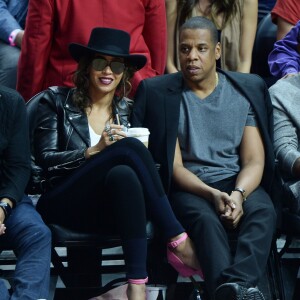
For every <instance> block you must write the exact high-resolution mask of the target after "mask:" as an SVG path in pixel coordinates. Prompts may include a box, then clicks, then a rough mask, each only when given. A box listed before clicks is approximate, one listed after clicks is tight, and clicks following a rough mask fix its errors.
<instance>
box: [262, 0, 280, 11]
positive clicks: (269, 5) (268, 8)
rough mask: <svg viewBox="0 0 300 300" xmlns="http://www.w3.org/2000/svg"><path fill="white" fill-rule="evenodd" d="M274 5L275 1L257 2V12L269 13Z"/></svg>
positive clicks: (263, 0)
mask: <svg viewBox="0 0 300 300" xmlns="http://www.w3.org/2000/svg"><path fill="white" fill-rule="evenodd" d="M275 3H276V0H258V10H260V9H261V10H265V11H269V12H270V11H271V10H272V8H273V7H274V5H275Z"/></svg>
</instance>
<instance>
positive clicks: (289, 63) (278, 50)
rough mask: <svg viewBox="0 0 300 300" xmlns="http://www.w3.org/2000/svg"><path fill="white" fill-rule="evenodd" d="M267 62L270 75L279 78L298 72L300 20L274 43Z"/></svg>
mask: <svg viewBox="0 0 300 300" xmlns="http://www.w3.org/2000/svg"><path fill="white" fill-rule="evenodd" d="M268 62H269V66H270V72H271V73H272V75H273V76H276V77H279V78H281V77H289V76H294V75H296V74H297V73H298V72H300V21H299V22H298V23H297V24H296V25H295V26H294V27H292V29H291V30H290V32H288V34H287V35H286V36H285V37H284V38H283V39H281V40H279V41H277V42H276V43H275V44H274V49H273V50H272V52H271V53H270V55H269V59H268Z"/></svg>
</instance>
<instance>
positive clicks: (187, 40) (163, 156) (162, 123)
mask: <svg viewBox="0 0 300 300" xmlns="http://www.w3.org/2000/svg"><path fill="white" fill-rule="evenodd" d="M220 55H221V45H220V43H219V42H218V32H217V29H216V27H215V25H214V24H213V22H212V21H210V20H208V19H206V18H204V17H193V18H191V19H189V20H187V21H186V22H185V23H184V24H183V25H182V27H181V29H180V35H179V58H180V64H181V70H182V71H181V72H177V73H175V74H167V75H164V76H158V77H156V78H149V79H145V80H143V81H142V82H141V84H140V87H139V89H138V91H137V94H136V98H135V102H134V106H133V111H132V118H131V124H132V126H137V127H139V126H142V127H148V128H149V130H150V132H151V134H150V138H149V150H150V152H151V153H152V156H153V159H154V160H155V162H157V163H160V164H161V169H160V174H161V178H162V180H163V183H164V186H165V189H166V191H168V192H169V194H170V197H169V198H170V202H171V205H172V208H173V210H174V212H175V214H176V216H177V218H178V219H179V221H180V222H182V224H183V226H184V227H185V228H186V230H187V232H188V233H189V236H190V237H191V239H192V241H193V242H194V244H195V247H196V253H197V257H198V259H199V262H200V266H201V269H202V271H203V275H204V280H205V286H206V287H207V290H208V293H209V296H210V299H214V300H225V299H230V300H240V299H247V300H248V299H249V300H250V299H256V300H262V299H264V296H263V295H262V293H261V291H260V290H259V289H258V288H257V283H258V281H259V279H260V278H261V276H262V275H263V273H264V271H265V268H266V265H267V260H268V257H269V249H270V248H271V243H272V239H273V236H274V233H275V224H276V213H275V210H274V207H273V203H272V201H271V199H270V197H269V195H268V193H267V192H266V191H268V192H270V191H271V190H272V189H271V187H272V180H273V174H274V155H273V145H272V134H273V118H272V117H273V116H272V105H271V101H270V97H269V94H268V90H267V88H266V85H265V83H264V81H263V79H262V78H260V77H258V76H256V75H254V74H244V73H239V72H226V71H222V70H221V69H216V60H217V59H218V58H219V57H220ZM153 120H155V121H153ZM230 236H235V237H236V239H237V243H236V247H235V249H234V250H235V251H234V255H232V251H231V250H232V249H231V247H230V246H231V245H230V238H229V237H230ZM262 249H263V250H262Z"/></svg>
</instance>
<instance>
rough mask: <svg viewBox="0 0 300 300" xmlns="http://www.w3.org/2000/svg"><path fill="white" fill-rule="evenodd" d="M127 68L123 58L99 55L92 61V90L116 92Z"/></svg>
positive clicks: (90, 71) (103, 92)
mask: <svg viewBox="0 0 300 300" xmlns="http://www.w3.org/2000/svg"><path fill="white" fill-rule="evenodd" d="M124 70H125V64H124V59H123V58H118V57H112V56H107V55H97V56H95V58H94V59H93V60H92V62H91V66H90V69H89V73H90V88H89V89H90V92H93V93H95V92H96V93H97V94H98V93H101V94H109V93H112V94H114V93H115V91H116V88H117V86H118V84H119V83H120V81H121V79H122V77H123V73H124Z"/></svg>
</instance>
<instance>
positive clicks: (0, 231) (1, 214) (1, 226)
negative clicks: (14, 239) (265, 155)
mask: <svg viewBox="0 0 300 300" xmlns="http://www.w3.org/2000/svg"><path fill="white" fill-rule="evenodd" d="M4 219H5V214H4V211H3V209H2V208H0V235H2V234H4V233H5V229H6V227H5V225H4V224H3V222H4Z"/></svg>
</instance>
